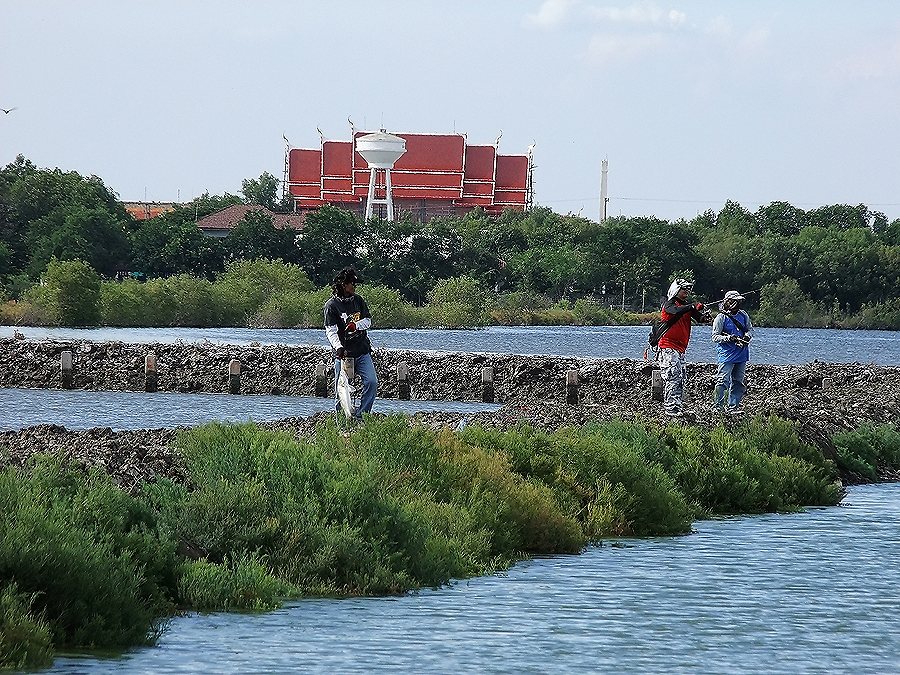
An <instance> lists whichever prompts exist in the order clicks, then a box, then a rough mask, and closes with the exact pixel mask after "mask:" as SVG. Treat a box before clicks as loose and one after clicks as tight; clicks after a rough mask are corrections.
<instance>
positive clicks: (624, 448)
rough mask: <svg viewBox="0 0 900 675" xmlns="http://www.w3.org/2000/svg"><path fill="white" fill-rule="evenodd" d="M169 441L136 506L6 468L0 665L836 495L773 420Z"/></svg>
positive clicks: (852, 437) (114, 492) (53, 477)
mask: <svg viewBox="0 0 900 675" xmlns="http://www.w3.org/2000/svg"><path fill="white" fill-rule="evenodd" d="M835 445H836V447H838V449H839V456H840V458H841V459H840V461H839V464H840V465H841V467H844V468H846V467H850V466H852V467H856V469H854V470H858V468H859V466H860V465H861V464H860V463H865V464H866V465H867V466H871V467H875V468H876V470H879V471H881V470H884V469H886V468H889V467H894V468H898V467H900V432H898V431H897V429H896V428H894V427H892V426H885V427H878V428H874V429H870V428H864V429H861V430H858V431H857V432H852V433H848V434H839V435H837V436H836V437H835ZM177 446H178V448H179V449H180V451H181V453H182V454H183V461H184V466H185V468H186V472H187V474H186V479H185V480H184V481H183V482H175V481H172V480H170V479H167V478H159V479H157V480H155V481H154V482H152V483H148V484H144V485H143V486H141V487H140V488H139V489H137V491H136V492H135V493H134V494H128V493H126V492H123V491H122V490H120V489H118V488H117V487H116V486H114V485H113V484H112V482H111V480H110V478H109V477H108V476H107V475H106V474H104V473H101V472H98V471H97V470H93V471H89V472H85V471H83V470H80V469H75V468H72V467H67V466H64V465H62V464H60V462H59V461H58V460H55V459H51V458H46V457H44V458H40V457H38V458H37V459H35V460H34V461H33V462H32V463H31V464H30V465H29V466H28V467H26V468H25V469H14V468H7V469H6V470H4V471H3V472H0V503H3V504H5V505H8V507H7V508H6V510H5V511H4V512H3V514H2V516H0V578H2V579H3V580H4V585H3V586H2V587H0V628H2V630H0V666H3V667H16V668H21V667H29V666H34V665H40V664H42V663H46V661H47V659H48V658H49V656H48V654H49V650H50V645H51V643H52V646H53V647H55V648H60V647H68V648H71V647H78V648H84V647H105V648H110V647H124V646H127V645H133V644H145V643H150V642H153V641H154V639H155V638H156V637H157V636H158V635H159V632H160V630H161V629H162V627H163V626H164V625H165V618H166V617H167V616H169V615H170V614H171V613H172V612H173V611H174V610H175V608H178V607H181V608H184V609H194V610H223V609H231V610H234V609H243V610H246V609H249V610H261V609H271V608H273V607H276V606H278V604H279V603H280V602H281V601H282V599H283V598H285V597H296V596H301V595H336V596H341V595H360V594H361V595H370V594H391V593H402V592H405V591H407V590H409V589H414V588H419V587H425V586H440V585H442V584H445V583H447V582H448V581H450V580H451V579H454V578H461V577H469V576H473V575H480V574H487V573H491V572H493V571H496V570H500V569H503V568H505V567H507V566H508V565H510V564H511V563H512V562H514V561H515V560H517V559H518V558H520V557H521V556H522V555H527V554H532V553H575V552H578V551H580V550H581V549H582V548H583V547H584V546H585V545H586V544H588V543H589V542H591V541H596V540H598V539H602V538H604V537H610V536H621V535H639V536H645V535H672V534H682V533H687V532H689V531H690V527H691V522H692V521H693V519H695V518H697V517H704V516H709V515H716V514H729V513H755V512H762V511H783V510H792V509H796V508H798V507H799V506H802V505H811V504H817V505H828V504H835V503H837V502H838V501H839V499H840V497H841V491H840V487H839V484H838V483H836V482H835V478H836V476H837V467H836V466H835V464H834V463H832V462H830V461H827V460H825V459H824V458H823V457H822V455H821V453H820V452H818V451H817V450H815V449H814V448H812V447H810V446H808V445H806V444H804V443H802V442H801V441H800V439H799V438H798V437H797V434H796V431H795V430H794V428H793V426H792V425H791V424H789V423H787V422H784V421H782V420H778V419H768V420H766V419H761V418H759V419H755V420H753V421H751V422H748V423H746V424H745V425H743V426H742V427H738V428H735V429H732V430H731V431H727V430H725V429H723V428H718V429H712V430H702V429H698V428H693V427H687V426H682V425H673V426H669V427H655V426H644V425H640V424H633V423H625V422H607V423H602V424H601V423H597V424H591V425H587V426H585V427H581V428H570V429H563V430H560V431H558V432H555V433H546V432H540V431H537V430H535V429H532V428H529V427H527V426H521V427H518V428H515V429H513V430H508V431H500V430H496V429H488V428H480V427H472V426H470V427H467V428H466V429H465V430H463V431H462V432H458V433H454V432H451V431H449V430H444V431H439V432H436V431H430V430H427V429H425V428H422V427H418V426H415V425H412V424H410V422H409V421H408V420H407V419H406V418H404V417H402V416H394V417H388V418H372V419H370V420H368V422H367V423H366V424H365V425H363V426H362V427H360V428H359V429H357V430H356V431H354V433H353V435H352V436H351V437H350V438H349V439H347V438H345V437H343V436H342V435H341V434H340V433H339V430H338V428H337V427H336V425H335V424H334V422H328V423H326V424H324V425H322V426H320V427H319V428H318V429H317V430H316V432H315V433H314V434H313V435H311V436H309V437H308V438H304V439H302V440H298V439H297V438H296V437H294V436H293V435H292V434H289V433H287V432H275V431H268V430H265V429H262V428H260V427H257V426H256V425H253V424H242V425H225V424H211V425H206V426H203V427H198V428H195V429H192V430H188V431H186V432H184V433H182V434H181V435H180V436H179V438H178V440H177Z"/></svg>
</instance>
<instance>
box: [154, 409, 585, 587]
mask: <svg viewBox="0 0 900 675" xmlns="http://www.w3.org/2000/svg"><path fill="white" fill-rule="evenodd" d="M179 445H180V446H181V448H182V449H183V452H184V455H185V460H186V463H187V467H188V471H189V475H190V480H191V483H192V484H193V485H195V486H196V487H195V488H194V489H192V490H185V489H181V490H179V489H178V488H176V487H174V486H171V485H170V486H169V487H168V488H164V487H163V486H158V487H157V488H156V503H160V504H163V503H168V504H169V506H168V507H166V508H162V509H161V513H162V516H161V517H162V518H163V520H164V521H165V523H166V527H167V528H171V531H172V532H173V533H174V535H175V536H176V537H177V538H178V539H179V540H181V541H184V542H185V543H186V544H187V545H188V546H190V547H191V548H192V549H194V550H196V551H198V552H199V553H200V554H201V555H204V556H205V557H206V558H207V559H208V560H209V561H221V560H225V559H227V558H231V557H232V556H235V555H239V554H249V553H254V554H255V553H258V554H259V555H262V556H264V557H265V560H266V561H267V564H268V565H269V567H270V569H271V571H272V574H273V575H274V576H275V577H277V578H280V579H284V580H285V581H287V582H288V583H290V584H292V585H294V586H296V587H297V588H299V589H301V590H302V591H303V592H314V593H326V594H348V593H356V594H358V593H364V594H367V593H397V592H402V591H404V590H407V589H409V588H415V587H417V586H435V585H440V584H443V583H446V582H447V581H449V579H451V578H453V576H457V575H459V576H468V575H471V574H474V573H483V572H485V571H487V570H493V569H495V568H496V567H497V566H498V565H503V564H508V562H509V561H510V560H513V559H515V558H516V557H517V556H519V555H521V553H522V552H523V551H528V552H541V553H549V552H558V551H577V550H579V549H580V547H581V546H582V545H583V543H584V541H583V535H582V534H581V530H580V527H579V526H578V524H577V522H576V521H575V520H574V519H573V518H572V517H571V516H568V515H565V514H563V513H562V512H561V511H560V509H559V507H558V506H557V504H556V503H555V501H554V499H553V495H552V492H551V491H550V490H549V489H548V488H547V486H545V485H542V484H540V483H539V482H536V481H532V480H528V479H526V478H524V477H522V476H520V475H517V474H515V473H514V472H512V471H511V470H510V468H509V466H508V460H507V459H506V458H505V457H504V456H502V455H499V454H497V453H495V452H490V451H486V450H485V449H482V448H478V447H473V446H470V445H468V444H465V443H463V442H461V441H460V440H459V439H457V438H456V437H455V436H453V435H452V434H441V435H437V434H435V433H434V432H428V431H426V430H424V429H420V428H411V427H410V426H409V423H408V421H407V420H406V419H405V418H402V417H398V418H388V419H387V420H370V421H369V422H368V423H367V424H366V425H365V426H364V427H362V428H361V429H359V430H358V431H357V432H356V433H354V435H353V437H352V438H351V439H350V441H349V445H348V442H347V440H346V439H344V438H343V437H342V436H340V434H339V433H338V431H337V428H336V427H335V426H334V424H333V423H332V424H330V425H328V426H326V427H324V428H322V429H320V430H319V431H318V432H317V433H316V435H315V436H314V437H313V438H312V439H311V440H310V441H309V442H306V443H303V442H298V441H297V440H296V439H294V438H292V437H291V436H289V435H287V434H279V433H274V432H267V431H263V430H261V429H259V428H257V427H255V426H253V425H240V426H224V425H209V426H206V427H201V428H197V429H193V430H191V431H189V432H186V433H185V434H183V435H182V436H181V437H180V440H179ZM165 489H167V490H168V493H167V494H165V495H163V494H162V491H163V490H165ZM504 561H505V562H504Z"/></svg>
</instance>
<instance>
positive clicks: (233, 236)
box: [224, 211, 298, 262]
mask: <svg viewBox="0 0 900 675" xmlns="http://www.w3.org/2000/svg"><path fill="white" fill-rule="evenodd" d="M296 236H297V233H296V232H295V231H294V230H291V229H284V230H282V229H279V228H277V227H275V225H274V224H273V223H272V217H271V216H270V215H268V214H267V213H266V212H265V211H248V212H247V215H245V216H244V217H243V218H242V219H241V220H240V222H238V224H237V225H236V226H235V227H234V229H233V230H232V231H231V232H229V233H228V236H227V237H226V238H225V244H224V245H225V250H226V252H227V255H228V257H229V258H231V259H243V260H253V259H255V258H268V259H275V258H280V259H282V260H285V261H290V262H295V261H296V260H297V258H298V251H297V247H296V246H295V244H294V239H295V237H296Z"/></svg>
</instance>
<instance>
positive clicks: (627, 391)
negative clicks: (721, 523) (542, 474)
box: [0, 339, 900, 487]
mask: <svg viewBox="0 0 900 675" xmlns="http://www.w3.org/2000/svg"><path fill="white" fill-rule="evenodd" d="M64 351H69V352H71V353H72V362H73V371H72V383H71V386H72V387H73V388H77V389H94V390H137V391H142V390H143V389H144V386H145V372H144V366H145V357H146V355H147V354H148V353H152V354H153V355H154V357H155V361H156V367H157V372H158V375H157V386H158V388H159V390H160V391H180V392H198V391H207V392H224V391H228V386H229V371H228V364H229V363H230V362H231V360H232V359H237V360H239V361H240V363H241V393H242V394H270V393H281V394H289V395H314V393H315V391H316V369H317V367H319V368H320V369H321V366H323V365H324V366H325V367H326V372H328V370H327V369H328V368H330V366H331V361H330V353H329V352H328V350H326V349H320V348H317V347H288V346H285V345H276V346H260V345H249V346H235V345H221V344H180V343H176V344H150V345H144V344H123V343H116V342H112V343H90V342H60V341H46V340H45V341H32V340H13V339H3V340H0V387H3V388H7V387H28V388H60V387H62V385H63V378H62V374H61V369H60V360H61V355H62V352H64ZM375 362H376V368H377V370H378V375H379V380H380V385H379V395H380V396H381V397H388V398H395V397H397V392H398V380H397V366H398V364H400V363H401V362H402V363H404V364H405V365H406V367H407V369H408V372H409V376H408V381H409V385H410V393H411V397H412V398H413V399H421V400H475V401H477V400H481V399H482V393H483V385H482V370H483V368H485V367H488V366H490V367H492V368H493V371H492V373H493V388H494V395H495V400H496V401H497V402H498V403H502V404H503V406H502V407H501V408H500V410H498V411H496V412H483V413H478V414H474V415H460V414H452V413H424V414H419V415H416V416H415V418H414V419H415V420H416V421H417V422H418V423H420V424H423V425H426V426H429V427H441V426H450V427H456V426H457V425H459V424H460V423H461V422H463V421H464V422H465V423H469V424H482V425H490V426H498V427H502V428H506V427H510V426H513V425H515V424H519V423H521V422H526V423H529V424H531V425H533V426H537V427H539V428H543V429H555V428H558V427H560V426H566V425H571V424H582V423H585V422H588V421H591V420H602V419H613V418H619V419H626V420H633V421H658V420H659V419H660V404H659V403H658V402H656V401H654V400H653V399H652V397H651V387H650V381H651V371H652V369H653V364H651V363H647V362H641V361H632V360H627V359H614V360H604V359H575V358H565V357H550V356H521V355H508V354H461V353H444V352H420V351H404V350H378V351H377V352H376V354H375ZM573 370H574V371H577V373H578V383H579V384H578V403H577V404H574V405H571V404H568V403H566V386H565V383H566V373H567V371H573ZM714 378H715V365H713V364H689V365H688V369H687V379H686V383H685V399H686V402H687V405H688V408H689V409H691V411H692V414H691V415H690V416H689V417H688V419H687V420H686V421H684V422H682V423H688V424H696V425H702V426H713V425H716V424H720V423H722V422H723V419H722V418H721V417H720V416H719V415H717V414H715V413H714V412H713V410H712V408H711V406H710V400H711V396H712V390H713V386H714ZM326 379H328V380H330V377H328V378H326ZM748 381H749V390H748V393H747V397H746V398H745V411H746V412H745V414H750V415H752V414H756V413H761V414H765V415H769V414H771V415H778V416H780V417H783V418H786V419H790V420H793V421H794V422H796V423H797V425H798V428H799V430H800V433H801V435H802V436H803V438H804V440H806V441H808V442H811V443H814V444H815V445H817V446H818V447H820V448H821V449H822V451H823V452H825V453H826V454H830V453H831V452H833V448H832V447H831V445H830V440H829V439H830V436H831V435H832V434H833V433H834V432H836V431H839V430H848V429H854V428H857V427H859V426H861V425H863V424H882V423H887V422H893V423H896V422H898V421H900V367H885V366H874V365H866V364H827V363H819V362H813V363H809V364H803V365H796V366H780V365H779V366H774V365H760V364H751V366H750V368H749V370H748ZM329 384H330V382H329ZM376 410H377V406H376ZM323 417H325V416H324V415H318V416H314V417H311V418H303V419H295V418H292V419H286V420H281V421H279V422H276V423H272V424H270V425H269V426H271V427H273V428H282V429H287V430H290V431H292V432H293V433H296V434H297V435H298V436H304V435H306V434H308V433H309V431H310V430H311V429H312V428H313V427H314V425H315V424H316V423H317V422H319V421H321V419H322V418H323ZM736 421H737V420H736V419H735V418H726V419H725V420H724V423H726V424H728V425H733V424H735V423H736ZM175 434H176V432H175V431H174V430H146V431H123V432H113V431H110V430H109V429H94V430H89V431H84V432H72V431H67V430H65V429H62V428H61V427H56V426H46V425H45V426H39V427H31V428H29V429H25V430H22V431H17V432H4V433H0V453H2V454H4V455H5V460H3V459H0V461H6V462H12V463H14V464H20V463H21V462H23V461H24V460H25V458H27V457H28V456H30V455H31V454H33V453H34V452H41V451H49V452H53V453H55V454H60V455H63V456H66V457H69V458H72V459H76V460H78V461H81V462H84V463H85V464H88V465H97V466H102V467H104V468H105V469H106V470H107V471H109V472H110V473H111V474H112V475H113V476H114V477H116V479H117V480H118V481H119V482H120V483H121V484H122V485H124V486H126V487H131V486H133V485H135V484H137V483H138V482H139V481H141V480H144V479H146V478H149V477H151V476H153V475H160V474H163V475H171V476H173V477H175V478H177V477H179V476H180V475H181V471H180V466H179V465H178V459H177V454H176V453H175V452H174V451H173V450H172V447H171V446H172V442H173V440H174V438H175Z"/></svg>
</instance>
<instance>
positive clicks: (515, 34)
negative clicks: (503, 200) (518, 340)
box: [0, 0, 900, 220]
mask: <svg viewBox="0 0 900 675" xmlns="http://www.w3.org/2000/svg"><path fill="white" fill-rule="evenodd" d="M0 108H3V109H10V108H15V109H14V110H12V112H10V113H8V114H4V113H0V164H2V165H6V164H8V163H9V162H12V161H13V160H14V159H15V157H16V155H18V154H23V155H25V157H27V158H28V159H30V160H31V161H32V162H33V163H35V164H36V165H37V166H39V167H43V168H53V167H59V168H61V169H63V170H66V171H69V170H74V171H78V172H79V173H81V174H83V175H97V176H99V177H100V178H102V179H103V181H104V182H105V183H106V185H107V186H109V187H110V188H111V189H112V190H114V191H115V192H116V193H117V194H118V195H119V197H120V199H122V200H125V201H131V200H134V201H137V200H145V199H146V200H149V201H189V200H190V199H193V198H194V197H196V196H198V195H200V194H202V193H204V192H209V193H211V194H224V193H226V192H229V193H232V194H239V193H240V190H241V183H242V181H243V180H244V179H246V178H256V177H258V176H259V175H260V174H261V173H262V172H264V171H268V172H269V173H271V174H273V175H274V176H275V177H276V178H278V179H281V178H282V176H283V171H284V149H285V141H284V137H286V138H287V139H289V142H290V143H291V145H292V146H293V147H309V148H313V147H318V145H319V134H318V132H317V130H316V129H317V127H318V128H319V129H321V130H322V132H323V134H324V135H325V137H326V138H329V139H337V140H348V139H349V138H350V125H349V122H348V118H349V119H351V120H352V121H353V123H354V124H355V125H356V127H357V128H358V129H367V130H377V129H378V128H380V127H384V128H385V129H387V130H388V131H392V132H423V133H449V132H454V131H455V132H464V133H466V134H467V139H468V141H469V142H470V143H482V144H483V143H492V142H494V141H495V140H496V138H497V137H498V136H500V135H501V133H502V136H501V139H500V146H499V147H500V152H501V153H506V154H523V153H525V152H526V151H527V148H528V146H529V145H530V144H531V143H534V144H535V148H534V159H535V173H534V186H535V201H536V203H538V204H540V205H544V206H548V207H550V208H552V209H553V210H554V211H557V212H559V213H575V214H581V215H583V216H585V217H587V218H591V219H593V220H596V219H597V218H598V216H599V208H600V205H599V192H600V174H601V161H602V160H603V159H604V158H605V159H607V160H608V162H609V175H608V178H609V207H608V213H609V215H610V216H617V215H626V216H634V215H646V216H657V217H659V218H664V219H669V220H673V219H677V218H692V217H693V216H695V215H697V214H698V213H702V212H704V211H707V210H710V209H711V210H714V211H718V210H720V209H721V208H722V206H723V205H724V204H725V201H726V200H729V199H731V200H733V201H737V202H739V203H741V204H742V205H744V206H745V207H746V208H748V209H750V210H753V211H755V210H756V209H757V208H759V207H760V206H761V205H765V204H768V203H770V202H773V201H787V202H789V203H791V204H793V205H794V206H797V207H799V208H802V209H804V210H809V209H813V208H816V207H818V206H822V205H828V204H853V205H855V204H859V203H864V204H867V205H868V206H869V207H870V208H871V209H873V210H877V211H881V212H883V213H885V214H886V215H887V216H888V218H889V219H890V220H893V219H895V218H900V2H896V1H895V0H854V2H848V1H847V0H843V1H841V0H829V1H824V0H791V1H789V2H785V1H784V0H752V1H750V0H681V1H677V0H671V1H660V2H656V1H647V2H644V1H637V2H630V1H625V2H614V1H613V2H611V1H606V0H598V1H594V0H544V1H541V0H533V1H527V0H490V1H484V0H481V1H479V2H474V1H469V0H454V1H453V2H448V1H447V0H440V1H432V0H411V1H399V0H398V1H396V2H392V1H388V0H384V1H382V2H372V1H371V0H369V1H367V2H362V1H360V2H357V1H355V0H344V1H341V0H331V1H328V2H325V1H318V2H314V1H306V0H295V1H287V0H283V1H282V0H254V1H253V2H232V1H230V0H216V1H214V2H211V1H206V0H175V1H170V0H159V1H152V0H146V1H143V2H138V1H132V2H126V1H123V0H78V1H72V0H28V1H27V2H25V1H23V0H0Z"/></svg>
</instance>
